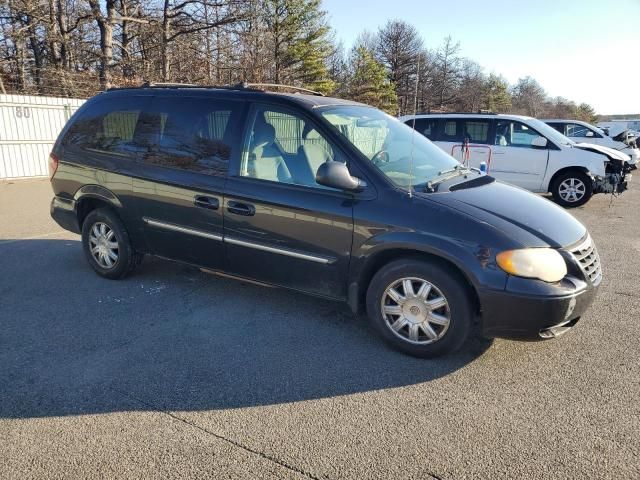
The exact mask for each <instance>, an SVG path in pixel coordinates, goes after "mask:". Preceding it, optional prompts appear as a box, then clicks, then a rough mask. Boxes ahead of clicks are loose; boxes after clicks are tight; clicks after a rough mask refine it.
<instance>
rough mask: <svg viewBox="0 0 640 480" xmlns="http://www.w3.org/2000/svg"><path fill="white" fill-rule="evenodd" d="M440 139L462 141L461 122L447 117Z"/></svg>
mask: <svg viewBox="0 0 640 480" xmlns="http://www.w3.org/2000/svg"><path fill="white" fill-rule="evenodd" d="M440 140H441V141H443V142H462V129H461V128H460V122H458V120H455V119H445V120H444V125H443V127H442V133H441V134H440Z"/></svg>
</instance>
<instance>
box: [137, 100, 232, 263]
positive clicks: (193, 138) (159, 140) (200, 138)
mask: <svg viewBox="0 0 640 480" xmlns="http://www.w3.org/2000/svg"><path fill="white" fill-rule="evenodd" d="M244 109H245V107H244V106H243V104H242V103H238V102H234V101H228V100H224V99H215V98H210V97H197V96H194V97H185V96H179V97H178V96H166V95H161V96H158V97H156V98H155V99H154V101H153V102H152V106H151V109H150V111H149V112H146V114H145V118H144V120H143V121H142V122H139V123H138V127H137V128H138V130H140V132H138V134H137V136H138V137H139V138H140V139H141V140H140V141H141V142H142V143H143V144H145V145H146V146H147V151H146V153H144V154H143V155H142V162H141V164H140V172H139V173H140V174H139V175H138V178H134V181H133V193H134V195H135V196H136V197H137V203H138V206H139V209H138V211H139V214H140V215H141V217H142V218H141V220H142V222H143V224H144V231H145V238H146V241H147V244H148V247H149V249H150V251H151V253H153V254H155V255H159V256H163V257H167V258H170V259H174V260H180V261H184V262H189V263H194V264H198V265H203V266H207V267H210V268H214V269H222V268H224V246H223V241H222V240H223V238H222V235H223V204H224V184H225V180H226V175H227V172H228V166H229V162H230V160H231V158H232V157H233V156H234V155H239V154H240V151H239V148H238V146H239V145H240V142H241V140H240V136H241V135H240V133H239V130H240V128H239V127H240V125H242V120H243V118H242V117H243V114H244V113H243V110H244Z"/></svg>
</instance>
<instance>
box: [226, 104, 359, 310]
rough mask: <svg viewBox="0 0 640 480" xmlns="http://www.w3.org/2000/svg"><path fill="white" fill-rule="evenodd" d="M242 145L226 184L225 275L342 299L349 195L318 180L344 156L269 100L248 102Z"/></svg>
mask: <svg viewBox="0 0 640 480" xmlns="http://www.w3.org/2000/svg"><path fill="white" fill-rule="evenodd" d="M245 145H246V146H245V150H244V152H243V155H242V158H241V161H240V162H239V165H238V166H237V169H236V171H235V172H234V174H233V175H231V176H230V177H229V179H228V181H227V185H226V196H225V203H224V208H225V211H224V215H225V228H224V237H225V245H226V248H227V255H228V265H229V271H230V273H233V274H236V275H240V276H243V277H247V278H252V279H256V280H260V281H264V282H268V283H273V284H276V285H282V286H286V287H290V288H294V289H298V290H302V291H306V292H310V293H314V294H318V295H323V296H329V297H334V298H345V297H346V289H347V285H346V278H347V273H348V268H349V258H350V252H351V242H352V236H353V196H352V195H351V194H348V193H345V192H342V191H338V190H334V189H330V188H327V187H323V186H321V185H319V184H317V183H316V182H315V173H316V171H317V169H318V167H319V166H320V164H322V163H323V162H326V161H328V160H337V161H341V160H344V157H342V156H341V155H340V153H339V152H338V150H337V149H336V148H335V147H333V146H332V145H331V144H330V142H328V141H327V140H326V137H325V135H323V133H322V131H320V130H319V129H318V128H317V127H316V125H315V124H314V122H313V121H312V120H311V119H310V118H309V117H307V116H306V115H305V114H303V113H302V112H296V111H290V110H286V109H282V108H280V107H278V106H271V105H256V106H254V107H253V109H252V113H251V114H250V117H249V121H248V132H247V138H246V140H245Z"/></svg>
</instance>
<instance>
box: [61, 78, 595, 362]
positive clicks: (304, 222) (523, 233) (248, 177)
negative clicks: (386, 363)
mask: <svg viewBox="0 0 640 480" xmlns="http://www.w3.org/2000/svg"><path fill="white" fill-rule="evenodd" d="M289 91H291V90H289ZM50 173H51V183H52V186H53V190H54V193H55V197H54V198H53V201H52V203H51V215H52V217H53V218H54V219H55V220H56V221H57V222H58V223H59V224H60V225H61V226H62V227H64V228H66V229H68V230H71V231H73V232H76V233H80V234H82V244H83V248H84V252H85V254H86V257H87V260H88V262H89V264H90V265H91V266H92V267H93V269H94V270H95V271H96V272H97V273H98V274H99V275H101V276H103V277H105V278H109V279H119V278H123V277H125V276H126V275H127V274H129V273H130V272H131V271H132V270H133V269H134V268H135V267H136V266H137V265H139V264H140V262H141V260H142V257H143V255H144V254H150V255H156V256H160V257H164V258H168V259H171V260H176V261H180V262H186V263H189V264H193V265H197V266H200V267H204V268H206V269H209V270H214V271H219V272H224V273H226V274H228V275H231V276H235V277H238V278H244V279H251V280H254V281H259V282H262V283H267V284H271V285H277V286H282V287H286V288H291V289H294V290H299V291H302V292H306V293H310V294H313V295H318V296H321V297H325V298H330V299H336V300H343V301H346V302H348V304H349V305H350V307H351V309H352V310H353V311H354V312H360V311H366V312H367V315H368V317H369V319H370V321H371V322H372V323H373V325H374V326H375V327H376V329H377V330H378V331H379V332H380V334H381V335H382V337H384V339H386V340H387V341H388V342H389V343H390V344H391V345H393V346H395V347H396V348H398V349H400V350H402V351H404V352H406V353H409V354H411V355H417V356H423V357H431V356H436V355H441V354H444V353H447V352H451V351H453V350H455V349H456V348H458V347H460V346H461V345H462V343H463V342H464V340H465V338H466V337H467V335H468V333H469V331H470V327H471V325H472V323H473V322H474V321H476V320H479V321H480V322H481V325H480V327H481V330H482V332H483V334H484V335H486V336H488V337H507V338H516V339H529V340H533V339H548V338H553V337H556V336H558V335H560V334H562V333H564V332H566V331H567V330H568V329H570V328H571V327H572V326H573V325H575V324H576V322H577V321H578V320H579V319H580V317H581V315H583V314H584V312H585V310H586V309H587V308H588V307H589V305H590V304H591V302H592V300H593V298H594V295H595V292H596V289H597V287H598V285H599V283H600V282H601V279H602V273H601V267H600V260H599V257H598V254H597V252H596V249H595V246H594V244H593V241H592V240H591V237H590V236H589V234H588V232H587V230H586V229H585V227H584V226H583V225H582V224H581V223H580V222H578V221H577V220H576V219H575V218H573V217H572V216H571V215H570V214H569V213H567V212H565V211H564V210H563V209H561V208H559V207H557V206H556V205H554V204H553V203H551V202H550V201H548V200H546V199H543V198H541V197H538V196H536V195H534V194H531V193H529V192H527V191H524V190H522V189H519V188H516V187H513V186H510V185H508V184H504V183H500V182H497V181H495V179H493V178H492V177H490V176H487V175H483V174H482V173H481V172H479V171H475V170H469V169H467V168H465V167H463V166H462V165H460V164H459V163H458V162H457V161H456V160H455V159H453V158H452V157H450V156H449V155H447V154H446V153H444V152H443V151H442V150H440V149H439V148H438V147H436V146H434V145H433V144H432V143H431V142H430V141H429V140H427V139H426V138H425V137H423V136H422V135H420V134H417V133H415V132H414V131H413V130H412V129H411V128H410V127H408V126H407V125H404V124H403V123H401V122H400V121H398V120H397V119H395V118H393V117H391V116H389V115H387V114H385V113H383V112H381V111H379V110H376V109H374V108H371V107H369V106H366V105H363V104H359V103H355V102H351V101H346V100H339V99H335V98H328V97H323V96H317V95H312V94H300V93H297V92H295V93H276V92H267V91H264V90H262V89H260V88H258V86H247V85H241V86H237V87H187V86H166V85H164V86H145V87H140V88H125V89H114V90H110V91H107V92H105V93H101V94H99V95H97V96H95V97H93V98H92V99H90V100H88V101H87V102H86V103H85V104H84V105H83V106H82V107H81V108H80V109H79V110H78V111H77V112H76V113H75V115H74V116H73V117H72V118H71V120H70V121H69V122H68V124H67V125H66V126H65V128H64V129H63V131H62V132H61V134H60V136H59V138H58V140H57V141H56V144H55V146H54V148H53V151H52V153H51V157H50Z"/></svg>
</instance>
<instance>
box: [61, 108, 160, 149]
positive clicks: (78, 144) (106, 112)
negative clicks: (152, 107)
mask: <svg viewBox="0 0 640 480" xmlns="http://www.w3.org/2000/svg"><path fill="white" fill-rule="evenodd" d="M148 104H149V97H135V96H134V97H127V98H113V99H112V98H110V99H103V100H99V101H97V102H96V103H95V104H94V105H92V106H90V107H89V108H88V109H87V110H86V111H85V112H83V114H82V115H81V116H80V117H79V118H78V120H77V121H76V122H75V123H74V124H73V125H71V126H70V127H69V130H68V131H67V134H66V135H65V137H64V139H63V141H62V143H63V145H64V146H65V147H72V148H80V149H84V150H91V151H96V152H99V153H108V154H115V155H118V156H122V157H131V158H132V159H133V158H134V157H135V156H136V155H137V154H138V153H139V152H140V151H141V150H142V146H141V145H140V144H139V143H138V142H137V139H136V138H135V131H136V127H137V125H138V122H139V120H140V118H141V117H142V112H143V111H144V109H145V108H146V107H147V106H148Z"/></svg>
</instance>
